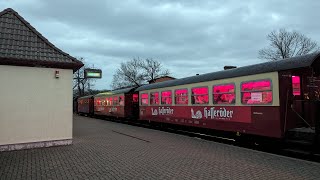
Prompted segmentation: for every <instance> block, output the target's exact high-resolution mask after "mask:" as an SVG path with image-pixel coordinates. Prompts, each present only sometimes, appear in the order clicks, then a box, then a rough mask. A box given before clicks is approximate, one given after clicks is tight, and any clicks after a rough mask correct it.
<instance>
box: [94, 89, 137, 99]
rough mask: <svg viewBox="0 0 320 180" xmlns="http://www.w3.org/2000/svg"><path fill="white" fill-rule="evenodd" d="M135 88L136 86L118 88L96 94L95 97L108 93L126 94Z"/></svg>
mask: <svg viewBox="0 0 320 180" xmlns="http://www.w3.org/2000/svg"><path fill="white" fill-rule="evenodd" d="M134 89H135V87H130V88H124V89H118V90H114V91H108V92H103V93H99V94H97V95H95V96H94V97H100V96H106V95H114V94H124V93H128V92H131V91H133V90H134Z"/></svg>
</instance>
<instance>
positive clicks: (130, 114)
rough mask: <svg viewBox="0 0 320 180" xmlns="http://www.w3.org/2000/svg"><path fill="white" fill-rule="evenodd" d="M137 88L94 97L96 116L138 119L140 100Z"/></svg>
mask: <svg viewBox="0 0 320 180" xmlns="http://www.w3.org/2000/svg"><path fill="white" fill-rule="evenodd" d="M134 89H135V88H125V89H120V90H115V91H109V92H105V93H100V94H97V95H95V96H94V114H95V115H99V116H109V117H116V118H128V119H137V117H138V108H139V105H138V104H139V103H138V101H139V98H138V93H137V92H134Z"/></svg>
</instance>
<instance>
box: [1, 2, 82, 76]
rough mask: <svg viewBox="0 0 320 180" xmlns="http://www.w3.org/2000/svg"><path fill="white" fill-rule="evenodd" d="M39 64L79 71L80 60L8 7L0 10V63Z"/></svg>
mask: <svg viewBox="0 0 320 180" xmlns="http://www.w3.org/2000/svg"><path fill="white" fill-rule="evenodd" d="M1 64H2V65H17V66H40V67H53V68H64V69H73V70H78V69H79V68H81V67H82V66H83V64H82V62H81V61H78V60H77V59H76V58H74V57H72V56H70V55H69V54H67V53H65V52H63V51H62V50H60V49H59V48H57V47H55V46H54V45H53V44H52V43H50V42H49V41H48V39H46V38H45V37H43V36H42V35H41V34H40V33H39V32H38V31H37V30H36V29H35V28H34V27H32V26H31V25H30V24H29V23H28V22H27V21H26V20H25V19H24V18H23V17H21V16H20V15H19V14H18V13H17V12H16V11H14V10H13V9H11V8H8V9H5V10H4V11H2V12H0V65H1Z"/></svg>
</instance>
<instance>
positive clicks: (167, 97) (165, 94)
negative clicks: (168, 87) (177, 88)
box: [161, 91, 172, 104]
mask: <svg viewBox="0 0 320 180" xmlns="http://www.w3.org/2000/svg"><path fill="white" fill-rule="evenodd" d="M161 104H172V93H171V91H162V92H161Z"/></svg>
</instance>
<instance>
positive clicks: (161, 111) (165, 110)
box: [151, 107, 174, 116]
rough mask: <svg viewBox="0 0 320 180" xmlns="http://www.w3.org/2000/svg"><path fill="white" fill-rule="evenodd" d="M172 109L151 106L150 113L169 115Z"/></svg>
mask: <svg viewBox="0 0 320 180" xmlns="http://www.w3.org/2000/svg"><path fill="white" fill-rule="evenodd" d="M173 111H174V110H173V109H171V108H169V107H167V108H164V107H159V109H153V108H151V113H152V115H153V116H157V115H169V114H173Z"/></svg>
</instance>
